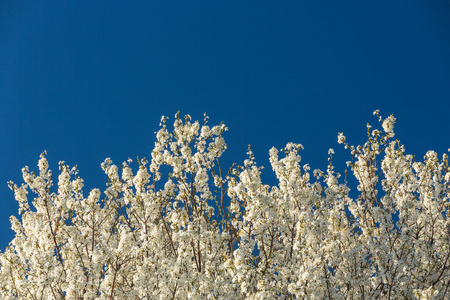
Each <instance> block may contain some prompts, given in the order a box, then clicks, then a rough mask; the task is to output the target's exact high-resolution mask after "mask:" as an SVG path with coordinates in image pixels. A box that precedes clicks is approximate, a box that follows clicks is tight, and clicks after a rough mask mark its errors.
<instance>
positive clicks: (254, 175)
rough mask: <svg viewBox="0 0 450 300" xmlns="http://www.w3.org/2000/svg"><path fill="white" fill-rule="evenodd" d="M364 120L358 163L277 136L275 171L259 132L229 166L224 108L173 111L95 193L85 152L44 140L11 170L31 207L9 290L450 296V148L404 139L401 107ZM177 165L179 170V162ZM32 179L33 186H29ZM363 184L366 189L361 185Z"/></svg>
mask: <svg viewBox="0 0 450 300" xmlns="http://www.w3.org/2000/svg"><path fill="white" fill-rule="evenodd" d="M375 114H376V115H377V116H378V117H379V120H380V122H381V124H382V125H381V127H382V129H383V130H382V131H380V130H377V129H372V127H371V126H370V125H368V127H367V132H368V140H367V142H366V143H365V144H363V145H359V146H353V145H350V144H348V142H347V140H346V138H345V136H344V135H343V133H339V135H338V142H339V143H340V144H344V146H345V148H346V149H349V150H350V154H351V161H349V162H348V163H347V165H348V167H349V171H350V172H349V173H351V174H352V175H353V176H354V177H355V178H356V180H357V187H356V190H355V191H352V192H350V187H349V184H348V183H347V179H346V178H345V179H342V178H341V175H340V174H339V173H337V172H336V171H335V167H334V166H333V159H332V157H333V155H334V151H333V150H332V149H330V150H329V156H330V158H329V166H328V168H327V170H326V171H321V170H314V171H312V172H311V170H310V167H309V165H308V164H303V165H302V163H301V156H300V155H299V152H300V150H301V149H303V146H302V145H300V144H295V143H289V144H287V145H286V147H285V148H283V149H276V148H272V149H271V150H270V151H269V161H270V164H271V166H272V169H273V171H274V173H275V175H276V178H277V181H278V182H277V184H276V185H269V184H265V183H263V182H262V180H261V172H262V167H261V166H258V165H257V164H256V162H255V159H254V155H253V153H252V151H251V149H250V147H249V150H248V155H249V158H248V159H246V160H245V161H244V163H243V165H242V166H233V167H232V168H231V169H230V170H229V172H228V173H227V174H223V173H222V170H221V168H220V164H219V158H220V157H221V155H222V154H223V152H224V151H225V150H226V148H227V145H226V143H225V141H224V138H223V133H224V131H226V130H227V127H226V126H225V125H224V124H220V125H216V126H212V127H210V126H209V125H208V122H207V119H208V118H207V116H206V115H205V120H204V124H203V125H200V123H199V122H198V121H195V122H192V120H191V117H190V116H189V115H187V116H186V117H185V118H184V119H182V118H180V117H179V115H178V114H177V115H176V116H175V121H174V123H173V130H169V129H168V127H167V125H166V122H167V118H165V117H163V118H162V120H161V124H160V126H161V128H160V129H159V131H158V132H157V133H156V139H157V140H156V142H155V147H154V149H153V151H152V152H151V159H150V160H149V161H147V160H146V159H141V160H138V165H139V168H138V170H136V171H133V169H132V167H131V164H132V160H131V159H128V160H127V161H126V162H124V163H123V164H121V165H119V166H117V165H115V164H114V163H113V162H112V160H111V159H109V158H108V159H106V160H105V161H104V162H103V163H102V165H101V166H102V169H103V170H104V172H105V174H106V176H107V178H108V183H107V188H106V190H105V191H103V193H102V192H101V191H100V190H99V189H93V190H91V191H90V192H89V195H88V196H87V197H86V196H85V195H84V192H83V183H84V182H83V180H82V179H81V178H80V177H79V176H78V170H77V168H75V167H74V168H71V167H69V166H68V165H66V164H65V163H64V162H61V163H60V174H59V176H58V180H57V191H55V192H52V190H54V189H53V188H52V186H53V177H52V172H51V170H50V169H49V164H48V161H47V159H46V153H43V154H42V155H41V157H40V160H39V163H38V168H39V172H38V174H36V173H34V172H32V171H30V170H29V168H28V167H25V168H23V170H22V172H23V179H24V183H23V184H22V185H21V186H18V185H16V184H14V183H12V182H11V183H10V187H11V189H12V190H13V191H14V196H15V198H16V200H17V202H18V205H19V214H20V218H16V217H14V216H12V217H11V225H12V229H13V230H14V231H15V234H16V235H15V238H14V239H13V240H12V241H11V243H10V245H9V246H8V247H7V248H6V250H5V251H4V252H3V253H0V298H1V299H447V298H449V297H450V291H449V287H450V220H449V213H450V212H449V191H450V190H449V184H450V172H449V166H448V156H447V155H446V154H444V155H443V157H442V158H441V159H439V157H438V155H437V154H436V153H435V152H433V151H429V152H428V153H427V154H426V155H425V157H424V160H423V161H421V162H420V161H417V160H416V159H415V158H414V157H413V156H412V155H409V154H406V153H405V147H404V146H403V145H402V144H401V143H400V141H399V140H397V139H395V140H394V137H395V134H394V123H395V118H394V117H393V116H390V117H388V118H386V119H383V118H382V117H381V116H380V114H379V112H378V111H376V112H375ZM167 170H169V172H167ZM29 194H32V195H34V197H33V198H32V199H30V198H29V197H28V195H29ZM354 194H355V195H356V196H354Z"/></svg>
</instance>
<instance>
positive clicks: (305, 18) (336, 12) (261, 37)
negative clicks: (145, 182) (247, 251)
mask: <svg viewBox="0 0 450 300" xmlns="http://www.w3.org/2000/svg"><path fill="white" fill-rule="evenodd" d="M449 96H450V7H448V4H445V1H406V0H405V1H127V2H125V1H44V0H43V1H12V0H6V1H2V2H1V3H0V128H1V131H0V143H1V145H2V147H1V148H0V160H1V161H0V163H1V166H2V168H1V169H0V203H1V210H0V230H1V235H0V249H2V250H3V249H4V248H5V246H6V245H7V244H8V242H9V241H10V240H11V239H12V238H13V232H12V231H11V230H10V224H9V219H8V217H9V216H10V215H12V214H17V210H18V206H17V203H16V202H15V200H14V197H13V192H12V191H10V190H9V188H8V186H7V181H9V180H13V181H15V182H16V183H17V184H20V183H21V182H22V179H21V168H22V167H23V166H25V165H28V166H30V168H31V169H32V170H36V169H37V167H36V164H37V161H38V158H39V154H40V153H41V152H43V151H44V150H47V152H48V156H47V157H48V159H49V161H50V165H51V168H52V169H53V170H54V173H57V171H58V162H59V161H60V160H64V161H66V163H68V164H69V165H78V167H79V170H80V176H81V177H83V178H84V179H85V187H86V188H85V194H87V193H88V190H89V189H91V188H94V187H99V188H101V189H104V187H105V182H106V177H105V175H104V174H103V172H102V170H101V168H100V163H101V162H103V160H104V159H105V158H106V157H111V158H112V159H113V161H114V162H115V163H118V164H120V163H121V162H122V161H124V160H126V159H127V158H128V157H131V158H136V156H139V157H144V156H147V157H149V156H150V152H151V150H152V147H153V145H154V142H155V138H154V132H155V131H156V130H158V124H159V121H160V118H161V116H162V115H167V116H169V117H170V118H171V119H170V120H172V121H173V116H174V114H175V113H176V112H177V111H181V115H184V114H191V115H192V116H193V118H194V119H202V118H203V113H204V112H206V113H207V114H208V115H209V116H210V122H211V124H214V123H219V122H220V121H224V122H225V124H226V125H227V126H228V127H229V131H228V132H226V134H225V139H226V141H227V144H228V150H227V152H226V153H225V154H224V156H223V166H225V167H229V166H230V165H231V163H232V162H238V163H241V162H242V161H243V160H244V159H245V158H246V154H245V153H246V149H247V145H248V144H251V145H252V148H253V152H254V153H255V156H256V160H257V162H258V163H259V164H261V165H265V166H267V168H266V171H270V167H269V166H268V150H269V149H270V148H271V147H272V146H275V147H278V148H280V147H283V146H284V145H285V144H286V143H287V142H298V143H301V144H303V145H304V147H305V150H304V151H302V157H303V163H309V164H310V165H311V167H312V168H313V169H314V168H322V169H323V168H326V165H327V152H328V149H329V148H334V149H335V150H337V151H336V152H337V153H336V156H335V161H340V162H342V164H343V163H344V162H345V161H346V160H348V159H349V158H350V157H349V155H348V154H347V153H346V152H345V151H342V150H341V146H340V145H338V144H337V133H338V132H342V131H343V132H344V134H345V135H346V136H347V139H348V141H349V142H350V143H351V144H358V143H363V142H364V141H365V140H364V138H365V134H366V128H365V125H366V123H367V122H371V123H372V124H375V123H377V120H376V118H375V117H373V116H372V112H373V111H374V110H375V109H380V110H381V114H382V115H383V116H388V115H390V114H394V116H395V117H396V118H397V124H396V127H395V128H396V133H397V137H398V138H399V139H400V140H401V141H402V142H403V143H404V144H405V145H406V150H407V152H409V153H411V154H414V155H416V156H417V157H418V158H422V157H423V155H424V154H425V152H426V151H427V150H435V151H437V152H438V153H439V154H442V153H444V152H446V151H447V149H448V148H449V147H450V141H449V138H448V135H449V132H450V123H449V121H448V112H449V109H450V101H449V100H450V97H449ZM169 122H170V121H169ZM338 150H339V151H338ZM264 176H265V177H263V178H265V179H266V180H267V181H268V182H269V183H274V181H273V175H271V174H269V173H267V174H264Z"/></svg>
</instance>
